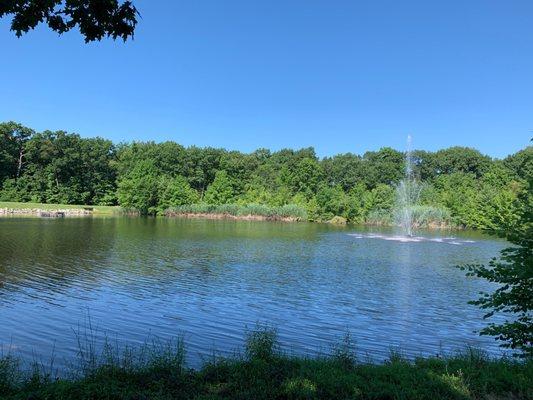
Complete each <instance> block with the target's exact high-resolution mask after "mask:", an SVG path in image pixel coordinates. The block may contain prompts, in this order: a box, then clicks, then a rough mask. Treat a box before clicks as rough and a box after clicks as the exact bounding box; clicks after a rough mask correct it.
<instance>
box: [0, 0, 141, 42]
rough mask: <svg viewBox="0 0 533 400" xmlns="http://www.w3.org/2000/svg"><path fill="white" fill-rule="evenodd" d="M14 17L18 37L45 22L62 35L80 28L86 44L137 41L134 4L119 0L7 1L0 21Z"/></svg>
mask: <svg viewBox="0 0 533 400" xmlns="http://www.w3.org/2000/svg"><path fill="white" fill-rule="evenodd" d="M5 15H13V19H12V21H11V30H12V31H14V32H15V34H16V35H17V36H19V37H20V36H22V34H23V33H26V32H28V31H29V30H30V29H34V28H35V27H36V26H37V25H38V24H40V23H42V22H44V23H46V24H47V25H48V27H49V28H50V29H51V30H53V31H55V32H57V33H59V34H62V33H65V32H68V31H70V30H71V29H73V28H74V27H76V26H78V27H79V30H80V32H81V34H82V35H83V36H84V38H85V42H91V41H94V40H101V39H102V38H104V37H106V36H107V37H112V38H113V39H116V38H118V37H120V38H122V39H123V40H124V41H126V39H128V38H129V37H133V32H134V30H135V26H136V25H137V16H138V12H137V9H136V8H135V6H134V5H133V3H132V2H131V1H124V2H120V3H119V2H118V1H117V0H84V1H79V0H47V1H40V0H4V1H2V2H0V17H3V16H5Z"/></svg>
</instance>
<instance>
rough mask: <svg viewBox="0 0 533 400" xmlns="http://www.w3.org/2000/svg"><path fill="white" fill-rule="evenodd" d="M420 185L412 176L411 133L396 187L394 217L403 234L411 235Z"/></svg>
mask: <svg viewBox="0 0 533 400" xmlns="http://www.w3.org/2000/svg"><path fill="white" fill-rule="evenodd" d="M421 191H422V186H421V185H420V184H419V183H418V182H417V181H416V180H415V179H414V177H413V160H412V150H411V135H408V136H407V151H406V156H405V177H404V179H402V180H401V181H400V183H399V184H398V186H397V187H396V217H397V219H398V221H397V222H398V225H399V226H400V227H401V228H402V232H403V234H404V235H405V236H412V235H413V206H415V205H416V204H417V203H418V200H419V197H420V192H421Z"/></svg>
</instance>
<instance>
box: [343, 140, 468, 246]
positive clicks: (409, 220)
mask: <svg viewBox="0 0 533 400" xmlns="http://www.w3.org/2000/svg"><path fill="white" fill-rule="evenodd" d="M422 189H423V185H422V184H421V183H419V182H418V181H417V180H416V179H415V177H414V174H413V159H412V150H411V135H408V136H407V151H406V155H405V176H404V178H403V179H402V180H401V181H400V183H398V185H397V186H396V204H395V210H394V217H395V218H394V219H395V222H396V224H397V225H398V226H400V227H401V229H402V233H401V234H400V235H397V234H396V235H387V234H381V233H349V235H350V236H352V237H354V238H356V239H381V240H387V241H393V242H401V243H417V242H435V243H446V244H453V245H459V246H460V245H463V244H467V243H474V241H472V240H461V239H457V238H455V237H432V236H415V235H414V234H413V227H415V226H417V221H415V220H414V219H415V218H414V210H415V207H416V205H417V204H418V201H419V199H420V193H421V192H422Z"/></svg>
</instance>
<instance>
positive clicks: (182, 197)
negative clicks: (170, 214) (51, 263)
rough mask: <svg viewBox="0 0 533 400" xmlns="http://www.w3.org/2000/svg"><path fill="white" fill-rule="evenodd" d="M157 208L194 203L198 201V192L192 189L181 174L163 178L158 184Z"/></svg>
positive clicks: (161, 209) (163, 208)
mask: <svg viewBox="0 0 533 400" xmlns="http://www.w3.org/2000/svg"><path fill="white" fill-rule="evenodd" d="M160 189H161V193H160V195H159V203H158V208H159V210H160V211H164V210H166V209H168V208H170V207H175V206H182V205H185V204H195V203H197V202H198V201H199V196H198V192H196V191H195V190H193V189H192V188H191V186H190V185H189V182H187V180H186V179H185V178H184V177H183V176H180V175H178V176H176V177H174V178H165V179H164V180H162V182H161V185H160Z"/></svg>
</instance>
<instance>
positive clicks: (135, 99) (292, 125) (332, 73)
mask: <svg viewBox="0 0 533 400" xmlns="http://www.w3.org/2000/svg"><path fill="white" fill-rule="evenodd" d="M134 2H135V4H136V5H137V8H138V9H139V11H140V12H141V15H142V19H141V20H140V22H139V25H138V29H137V31H136V36H135V40H134V41H129V42H127V43H125V44H124V43H122V42H120V41H117V42H113V41H112V40H104V41H102V42H100V43H93V44H89V45H86V44H84V42H83V39H82V37H81V36H80V35H79V34H78V33H77V32H75V33H74V32H71V33H68V34H66V35H63V36H62V37H58V35H57V34H55V33H53V32H50V31H48V30H47V29H46V28H44V27H41V28H38V29H36V30H35V31H32V32H30V33H29V34H27V35H26V36H23V37H22V38H21V39H17V38H16V37H15V36H14V34H13V33H12V32H10V31H9V24H8V22H9V21H8V20H7V19H5V18H4V19H3V20H0V48H1V49H2V54H3V57H2V58H3V60H2V64H1V67H0V71H1V74H0V87H1V92H0V93H1V96H0V121H5V120H16V121H19V122H21V123H24V124H26V125H28V126H31V127H33V128H35V129H37V130H44V129H54V130H55V129H64V130H67V131H71V132H77V133H79V134H81V135H82V136H96V135H98V136H103V137H106V138H110V139H112V140H114V141H130V140H156V141H163V140H175V141H177V142H179V143H182V144H184V145H192V144H195V145H200V146H215V147H225V148H228V149H238V150H243V151H251V150H254V149H256V148H259V147H267V148H271V149H280V148H284V147H291V148H300V147H307V146H314V147H315V149H316V151H317V153H318V154H319V155H320V156H326V155H332V154H336V153H340V152H348V151H350V152H355V153H363V152H364V151H367V150H374V149H378V148H380V147H383V146H392V147H395V148H400V149H401V148H403V147H404V146H405V138H406V136H407V134H412V136H413V142H414V147H415V148H422V149H427V150H436V149H439V148H444V147H449V146H453V145H463V146H472V147H476V148H478V149H479V150H481V151H482V152H484V153H487V154H490V155H491V156H494V157H502V156H505V155H507V154H509V153H512V152H515V151H517V150H519V149H521V148H523V147H525V146H526V145H527V144H528V142H529V139H530V138H531V137H533V23H532V22H531V21H533V2H532V1H531V0H524V1H514V0H509V1H493V0H469V1H440V2H434V1H427V0H417V1H402V2H398V1H382V0H373V1H356V0H346V1H345V0H268V1H262V0H261V1H260V0H254V1H250V0H224V1H220V0H204V1H190V0H189V1H181V0H172V1H164V0H158V1H153V0H135V1H134Z"/></svg>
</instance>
